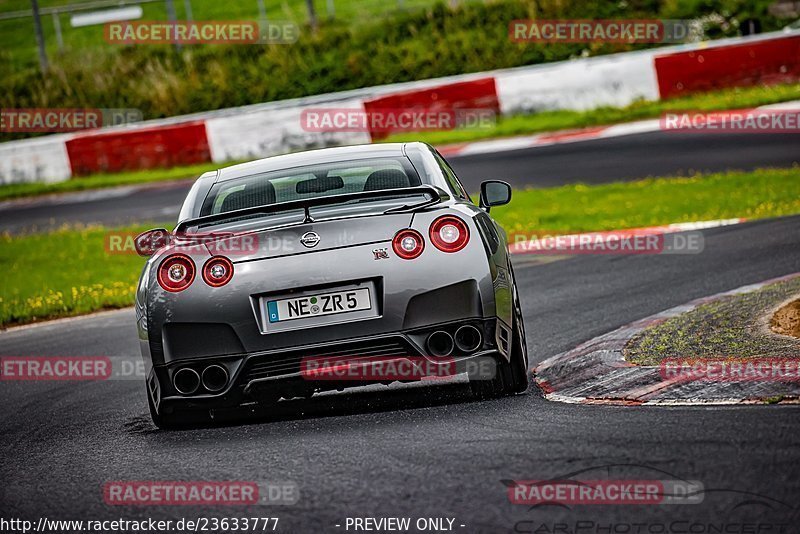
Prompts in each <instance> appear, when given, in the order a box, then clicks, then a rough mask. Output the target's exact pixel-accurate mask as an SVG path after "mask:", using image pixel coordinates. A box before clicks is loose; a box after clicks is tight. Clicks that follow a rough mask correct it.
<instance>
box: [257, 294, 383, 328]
mask: <svg viewBox="0 0 800 534" xmlns="http://www.w3.org/2000/svg"><path fill="white" fill-rule="evenodd" d="M371 308H372V301H371V300H370V295H369V288H366V287H365V288H361V289H348V290H346V291H336V292H333V293H322V294H319V295H306V296H303V297H295V298H290V299H281V300H270V301H269V302H267V314H268V316H269V322H270V323H278V322H281V321H291V320H292V319H304V318H306V317H321V316H323V315H335V314H337V313H348V312H354V311H359V310H369V309H371Z"/></svg>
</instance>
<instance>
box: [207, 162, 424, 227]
mask: <svg viewBox="0 0 800 534" xmlns="http://www.w3.org/2000/svg"><path fill="white" fill-rule="evenodd" d="M418 185H421V183H420V179H419V176H418V175H417V173H416V171H415V170H414V168H413V167H412V166H411V163H410V162H409V161H408V159H406V158H374V159H359V160H351V161H345V162H338V163H325V164H319V165H309V166H305V167H295V168H292V169H282V170H278V171H271V172H267V173H262V174H255V175H252V176H245V177H242V178H236V179H233V180H226V181H223V182H219V183H217V184H215V185H214V186H213V187H212V188H211V191H210V192H209V193H208V196H207V197H206V199H205V201H204V202H203V208H202V210H201V213H200V214H201V215H216V214H218V213H227V212H229V211H234V210H240V209H245V208H253V207H256V206H265V205H269V204H276V203H280V202H289V201H292V200H302V199H308V198H316V197H326V196H333V195H343V194H347V193H358V192H362V191H378V190H383V189H401V188H406V187H414V186H418ZM370 200H371V199H365V200H364V201H370ZM376 200H379V199H376Z"/></svg>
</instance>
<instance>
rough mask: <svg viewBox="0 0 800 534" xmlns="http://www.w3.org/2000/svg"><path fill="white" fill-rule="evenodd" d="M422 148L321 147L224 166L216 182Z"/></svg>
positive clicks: (384, 145) (393, 145)
mask: <svg viewBox="0 0 800 534" xmlns="http://www.w3.org/2000/svg"><path fill="white" fill-rule="evenodd" d="M422 146H424V145H423V143H377V144H369V145H352V146H343V147H335V148H321V149H318V150H308V151H305V152H296V153H293V154H284V155H281V156H272V157H269V158H263V159H258V160H255V161H250V162H247V163H240V164H239V165H232V166H230V167H224V168H222V169H220V170H219V174H218V176H217V180H216V181H217V182H222V181H227V180H232V179H235V178H241V177H243V176H252V175H253V174H260V173H263V172H270V171H276V170H282V169H291V168H293V167H302V166H305V165H315V164H319V163H335V162H339V161H350V160H354V159H363V158H380V157H402V156H405V154H406V150H407V149H408V148H416V149H419V148H420V147H422Z"/></svg>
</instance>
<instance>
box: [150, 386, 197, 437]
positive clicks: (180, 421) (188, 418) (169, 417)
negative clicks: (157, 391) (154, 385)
mask: <svg viewBox="0 0 800 534" xmlns="http://www.w3.org/2000/svg"><path fill="white" fill-rule="evenodd" d="M145 393H146V395H147V406H148V407H149V408H150V418H151V419H152V420H153V424H154V425H156V427H158V428H159V429H161V430H175V429H179V428H191V427H194V426H201V425H204V424H208V423H210V422H211V417H210V416H209V415H208V412H205V411H199V410H192V411H188V410H174V411H173V412H172V413H158V412H156V407H155V405H154V404H153V399H152V398H151V397H150V392H145Z"/></svg>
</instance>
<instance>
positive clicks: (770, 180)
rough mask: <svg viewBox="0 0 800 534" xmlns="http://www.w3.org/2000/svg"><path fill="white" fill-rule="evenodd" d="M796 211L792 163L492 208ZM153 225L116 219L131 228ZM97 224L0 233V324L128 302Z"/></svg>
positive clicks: (659, 213)
mask: <svg viewBox="0 0 800 534" xmlns="http://www.w3.org/2000/svg"><path fill="white" fill-rule="evenodd" d="M796 213H800V168H794V169H762V170H758V171H755V172H748V173H722V174H710V175H705V176H700V175H698V176H693V177H691V178H655V179H649V180H642V181H638V182H629V183H618V184H607V185H598V186H586V185H571V186H564V187H558V188H550V189H527V190H519V191H515V192H514V198H513V200H512V202H511V204H510V205H509V206H504V207H501V208H495V209H494V210H492V215H493V216H494V217H495V218H496V219H497V220H498V221H500V222H501V223H502V224H503V225H504V226H505V227H506V230H508V231H509V232H533V231H535V230H541V229H546V230H550V231H552V230H563V231H565V232H566V231H591V230H609V229H621V228H631V227H638V226H650V225H659V224H668V223H673V222H684V221H695V220H707V219H718V218H732V217H745V218H752V219H756V218H766V217H775V216H781V215H789V214H796ZM151 227H155V226H153V225H148V226H147V227H145V226H137V227H132V228H125V229H122V231H130V232H138V231H142V230H144V229H146V228H151ZM106 233H107V230H106V229H103V228H98V227H93V228H82V229H65V230H60V231H57V232H53V233H50V234H36V235H27V236H14V237H12V236H9V235H4V236H0V268H2V271H3V273H4V275H5V276H4V283H3V285H2V286H0V327H5V326H10V325H15V324H21V323H26V322H32V321H38V320H43V319H50V318H55V317H63V316H69V315H78V314H82V313H88V312H92V311H96V310H101V309H105V308H116V307H122V306H128V305H130V304H132V303H133V296H134V291H135V286H136V281H137V279H138V276H139V272H140V270H141V268H142V265H143V264H144V260H143V259H142V258H140V257H138V256H133V255H111V254H108V253H106V250H105V246H104V243H105V235H106Z"/></svg>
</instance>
